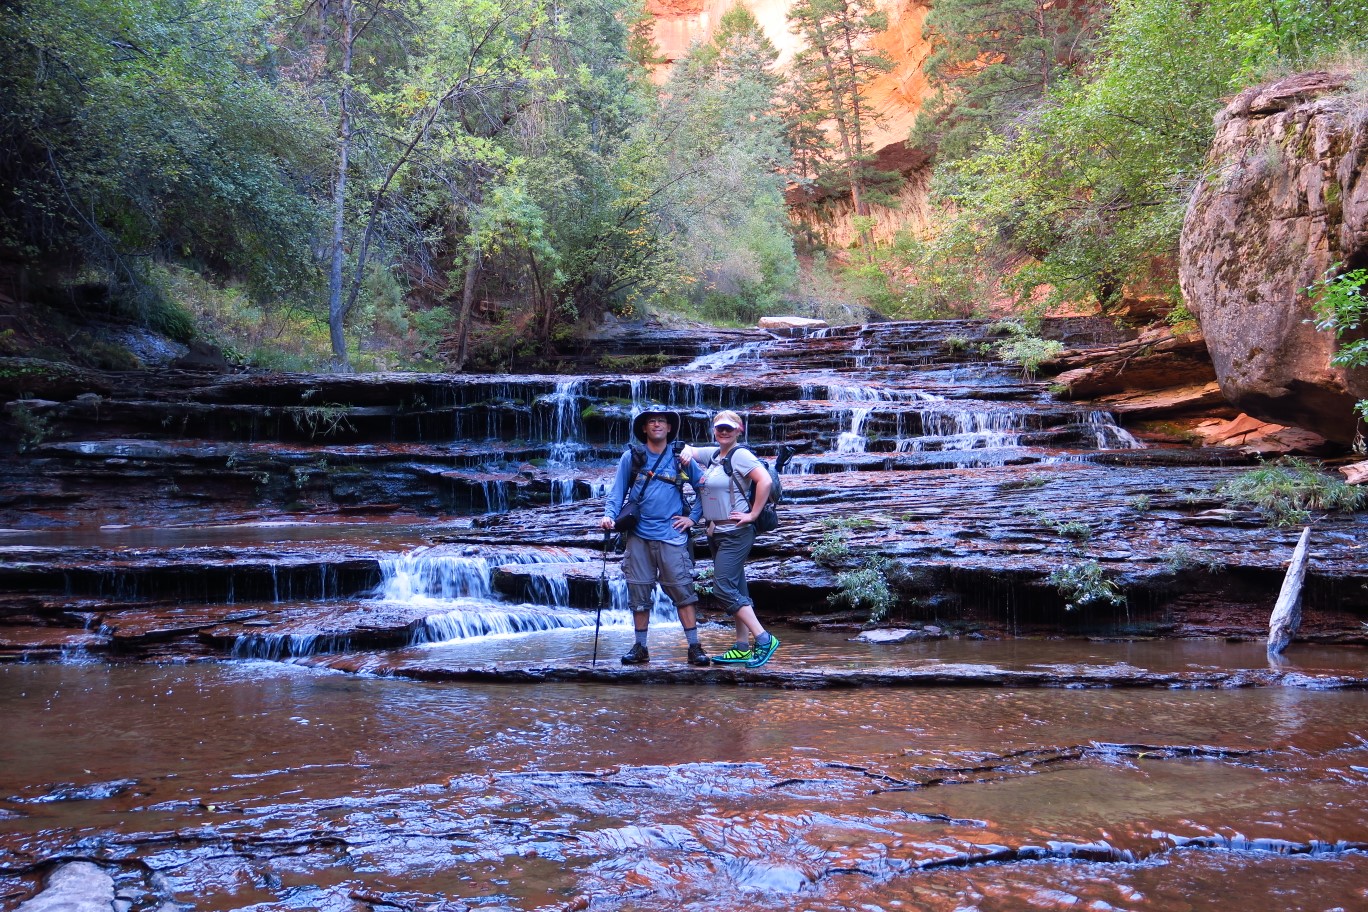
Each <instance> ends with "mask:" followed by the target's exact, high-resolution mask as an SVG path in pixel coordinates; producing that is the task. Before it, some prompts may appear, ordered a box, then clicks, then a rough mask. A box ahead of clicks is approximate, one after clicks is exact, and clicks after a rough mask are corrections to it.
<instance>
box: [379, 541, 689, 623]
mask: <svg viewBox="0 0 1368 912" xmlns="http://www.w3.org/2000/svg"><path fill="white" fill-rule="evenodd" d="M593 560H595V558H592V557H587V556H584V555H576V554H570V553H566V552H551V551H544V550H538V551H532V550H528V551H508V552H492V553H474V554H473V553H466V552H461V551H453V550H451V549H445V548H442V547H440V546H435V547H428V548H418V549H416V550H414V551H410V552H408V553H407V554H403V555H400V556H399V557H397V558H394V559H392V560H387V561H382V562H381V565H380V574H381V582H380V585H379V587H378V588H377V590H376V597H377V598H378V599H380V600H382V601H385V602H390V603H395V604H401V605H410V606H419V607H424V608H426V607H431V608H445V609H446V610H442V611H434V612H433V613H432V614H429V615H427V616H426V617H425V618H424V619H423V621H422V623H421V625H420V626H419V627H418V628H417V629H416V631H415V634H414V638H413V643H414V644H421V643H438V642H443V641H447V640H454V639H467V638H470V637H475V636H499V635H512V634H520V633H529V632H534V631H541V630H556V629H564V628H577V627H585V626H590V627H592V626H593V625H594V613H592V612H589V611H585V610H580V609H576V608H571V607H570V585H569V581H568V580H567V579H566V577H565V576H564V574H562V573H557V572H550V573H541V574H529V575H528V576H527V593H526V595H527V597H528V598H529V599H530V601H528V602H523V603H520V604H508V603H506V602H503V601H502V600H501V599H500V598H499V596H498V594H497V593H496V592H495V590H494V583H493V581H494V571H495V569H496V568H498V567H500V566H503V565H505V564H523V565H533V564H539V565H552V564H561V565H564V564H572V563H586V562H590V563H592V562H593ZM608 595H609V603H608V605H607V606H606V608H605V610H604V611H603V612H602V624H603V626H605V627H623V628H626V627H630V626H631V624H632V616H631V612H630V611H629V610H628V607H627V584H626V582H624V581H623V580H622V579H621V577H618V578H616V579H610V580H609V581H608ZM653 618H656V619H659V620H661V621H677V620H678V615H677V614H676V612H675V610H674V606H673V604H672V603H671V602H670V600H669V599H668V598H666V597H665V595H664V594H663V593H662V592H661V591H660V590H659V588H657V590H656V603H655V610H654V612H653Z"/></svg>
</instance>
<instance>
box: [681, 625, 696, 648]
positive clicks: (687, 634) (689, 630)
mask: <svg viewBox="0 0 1368 912" xmlns="http://www.w3.org/2000/svg"><path fill="white" fill-rule="evenodd" d="M684 639H686V640H688V641H689V645H690V646H697V645H698V628H697V627H685V628H684Z"/></svg>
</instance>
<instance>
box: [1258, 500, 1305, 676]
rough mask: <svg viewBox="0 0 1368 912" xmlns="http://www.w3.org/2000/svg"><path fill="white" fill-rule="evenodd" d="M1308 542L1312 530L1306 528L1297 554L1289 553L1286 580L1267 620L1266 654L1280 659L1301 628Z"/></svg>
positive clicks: (1298, 542)
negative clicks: (1290, 559)
mask: <svg viewBox="0 0 1368 912" xmlns="http://www.w3.org/2000/svg"><path fill="white" fill-rule="evenodd" d="M1310 538H1311V527H1310V526H1307V527H1306V528H1305V529H1303V530H1302V534H1301V538H1300V539H1299V540H1298V541H1297V550H1295V551H1293V552H1292V562H1291V563H1290V564H1288V565H1287V576H1285V577H1283V584H1282V591H1281V592H1279V593H1278V603H1277V605H1275V606H1274V607H1273V615H1272V617H1270V618H1269V619H1268V654H1269V655H1271V656H1275V655H1280V654H1281V653H1282V651H1283V650H1284V649H1286V648H1287V644H1288V643H1290V642H1291V641H1292V637H1293V636H1295V635H1296V633H1297V628H1298V627H1300V626H1301V591H1302V582H1303V581H1304V580H1305V579H1306V543H1307V542H1308V541H1309V540H1310Z"/></svg>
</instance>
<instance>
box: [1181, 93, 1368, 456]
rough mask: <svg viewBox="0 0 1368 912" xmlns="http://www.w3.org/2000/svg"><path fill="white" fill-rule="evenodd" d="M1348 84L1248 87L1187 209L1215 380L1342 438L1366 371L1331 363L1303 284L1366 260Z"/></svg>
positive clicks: (1195, 303)
mask: <svg viewBox="0 0 1368 912" xmlns="http://www.w3.org/2000/svg"><path fill="white" fill-rule="evenodd" d="M1348 82H1349V77H1348V76H1344V75H1336V74H1331V73H1302V74H1299V75H1296V76H1291V77H1288V78H1286V79H1282V80H1279V81H1277V82H1274V83H1271V84H1268V85H1263V86H1257V87H1255V88H1251V89H1247V90H1246V91H1244V92H1242V93H1240V95H1238V96H1237V97H1236V98H1235V100H1234V101H1232V102H1231V103H1230V104H1229V105H1227V106H1226V108H1225V110H1223V111H1222V112H1221V113H1220V114H1219V115H1218V116H1217V118H1216V138H1215V140H1214V142H1213V143H1212V148H1211V152H1210V156H1209V158H1208V163H1207V164H1208V169H1207V170H1208V175H1209V176H1208V177H1207V178H1206V179H1205V180H1203V181H1201V182H1200V183H1199V185H1198V187H1197V189H1196V190H1195V191H1194V193H1193V196H1192V199H1191V201H1190V203H1189V205H1188V210H1187V217H1186V219H1185V220H1184V223H1183V234H1182V241H1181V246H1180V254H1179V279H1180V281H1181V283H1182V288H1183V294H1184V296H1185V297H1186V298H1187V301H1188V306H1189V307H1190V308H1191V309H1192V312H1193V313H1194V314H1195V315H1196V316H1197V319H1198V321H1199V323H1200V324H1201V327H1202V333H1203V335H1204V336H1205V337H1206V341H1207V347H1208V349H1209V350H1210V352H1211V360H1212V363H1213V364H1214V366H1215V368H1216V378H1217V380H1218V381H1219V382H1220V385H1221V390H1222V392H1223V393H1224V394H1225V396H1226V398H1227V399H1229V400H1230V401H1231V403H1232V404H1234V405H1235V406H1236V407H1237V408H1239V409H1240V410H1242V411H1244V412H1247V413H1249V414H1250V415H1254V416H1257V417H1259V418H1262V419H1265V420H1269V421H1276V422H1278V423H1280V424H1287V425H1295V426H1297V427H1302V428H1306V429H1308V430H1312V431H1315V432H1317V433H1319V434H1321V435H1322V436H1324V437H1326V438H1327V439H1329V440H1332V441H1335V442H1338V443H1347V442H1349V441H1350V440H1352V439H1353V437H1354V432H1355V425H1356V419H1355V416H1354V413H1353V404H1354V402H1355V401H1357V400H1358V399H1362V398H1368V370H1365V369H1362V368H1358V369H1353V370H1346V369H1344V368H1339V367H1334V366H1332V365H1331V364H1330V358H1331V357H1332V356H1333V355H1334V353H1335V351H1336V346H1337V342H1336V339H1335V338H1334V336H1333V335H1332V334H1331V333H1329V332H1325V331H1321V330H1318V329H1316V327H1315V325H1314V324H1313V323H1312V322H1310V321H1311V319H1312V311H1311V306H1310V300H1309V299H1308V297H1307V294H1306V291H1305V289H1306V287H1307V286H1309V285H1311V284H1312V283H1313V282H1315V281H1316V280H1318V279H1320V278H1321V277H1323V276H1324V275H1325V273H1326V270H1327V269H1329V268H1330V267H1331V266H1333V265H1334V264H1336V263H1342V264H1344V265H1343V267H1342V268H1344V269H1355V268H1358V267H1361V266H1368V179H1365V177H1364V171H1365V164H1368V127H1366V126H1365V120H1364V118H1363V117H1362V116H1361V112H1360V111H1359V110H1358V109H1361V108H1362V106H1363V104H1364V100H1363V99H1362V98H1359V97H1355V95H1353V94H1351V93H1348V92H1346V91H1345V87H1346V85H1347V84H1348Z"/></svg>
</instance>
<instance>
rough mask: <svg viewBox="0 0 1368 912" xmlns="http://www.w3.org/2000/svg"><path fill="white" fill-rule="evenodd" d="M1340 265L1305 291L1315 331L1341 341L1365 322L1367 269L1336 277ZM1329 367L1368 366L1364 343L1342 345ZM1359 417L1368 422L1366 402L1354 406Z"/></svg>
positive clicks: (1367, 317) (1367, 348)
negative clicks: (1312, 311)
mask: <svg viewBox="0 0 1368 912" xmlns="http://www.w3.org/2000/svg"><path fill="white" fill-rule="evenodd" d="M1340 268H1341V264H1339V263H1336V264H1335V265H1334V266H1332V267H1330V269H1329V270H1328V271H1327V272H1326V275H1325V277H1324V278H1322V279H1321V280H1320V281H1318V282H1316V283H1314V284H1312V285H1311V286H1310V287H1308V288H1307V289H1306V293H1307V294H1308V295H1310V296H1311V297H1312V303H1311V306H1312V309H1313V310H1314V311H1315V314H1316V328H1317V329H1320V330H1324V331H1326V332H1333V333H1334V334H1335V336H1336V338H1339V339H1343V337H1344V335H1345V334H1346V333H1350V332H1354V331H1355V330H1357V329H1358V328H1359V327H1360V326H1361V325H1362V324H1363V323H1364V322H1365V321H1368V295H1365V294H1364V288H1365V287H1368V269H1354V270H1350V271H1349V272H1344V273H1340V272H1339V270H1340ZM1330 363H1331V364H1335V365H1339V366H1341V367H1366V366H1368V339H1355V340H1353V341H1352V342H1349V343H1348V344H1345V345H1342V346H1341V347H1340V349H1339V351H1337V352H1335V355H1334V357H1333V358H1331V359H1330ZM1354 410H1355V411H1357V412H1358V413H1359V415H1360V416H1361V417H1362V418H1364V419H1365V420H1368V399H1360V400H1359V402H1358V403H1357V404H1356V405H1355V406H1354Z"/></svg>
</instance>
